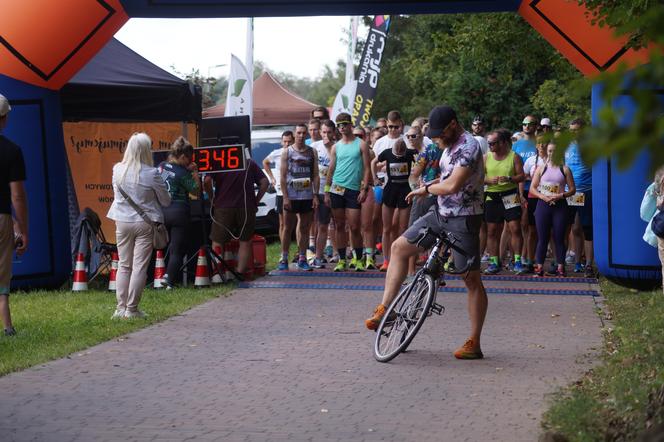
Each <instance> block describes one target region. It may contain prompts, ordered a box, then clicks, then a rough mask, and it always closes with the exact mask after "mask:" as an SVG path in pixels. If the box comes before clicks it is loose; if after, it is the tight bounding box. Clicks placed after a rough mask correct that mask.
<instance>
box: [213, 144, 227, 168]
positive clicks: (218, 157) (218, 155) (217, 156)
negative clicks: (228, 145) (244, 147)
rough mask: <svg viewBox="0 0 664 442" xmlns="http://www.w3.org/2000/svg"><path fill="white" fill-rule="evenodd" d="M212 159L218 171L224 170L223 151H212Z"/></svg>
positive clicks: (224, 156)
mask: <svg viewBox="0 0 664 442" xmlns="http://www.w3.org/2000/svg"><path fill="white" fill-rule="evenodd" d="M212 159H213V160H214V161H215V163H217V166H218V168H219V170H224V169H225V168H226V152H225V151H224V149H221V148H217V149H215V150H213V151H212Z"/></svg>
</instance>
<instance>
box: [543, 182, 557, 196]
mask: <svg viewBox="0 0 664 442" xmlns="http://www.w3.org/2000/svg"><path fill="white" fill-rule="evenodd" d="M537 190H539V191H540V193H541V194H542V195H546V196H553V195H557V194H559V193H560V186H559V185H558V184H557V183H540V185H539V188H538V189H537Z"/></svg>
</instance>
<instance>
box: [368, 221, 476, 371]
mask: <svg viewBox="0 0 664 442" xmlns="http://www.w3.org/2000/svg"><path fill="white" fill-rule="evenodd" d="M457 242H458V240H457V239H456V238H455V237H454V235H452V234H450V233H446V232H442V234H438V233H436V232H434V231H433V230H432V229H431V228H429V227H427V228H424V229H422V231H420V233H419V235H418V236H417V238H415V241H413V244H417V246H418V247H420V248H423V249H425V250H428V249H431V251H430V252H429V256H428V257H427V260H426V262H425V263H424V266H423V267H422V268H421V269H420V270H418V271H417V273H416V274H415V277H414V278H413V280H412V281H411V282H410V283H409V284H406V285H404V286H403V287H402V288H401V290H400V291H399V294H398V295H397V296H396V298H394V300H393V301H392V303H391V304H390V306H389V307H388V308H387V310H386V311H385V315H384V316H383V319H382V320H381V321H380V324H379V326H378V329H377V330H376V341H375V343H374V357H375V358H376V360H377V361H378V362H389V361H391V360H392V359H394V358H395V357H397V356H398V355H399V354H400V353H402V352H404V351H406V349H407V348H408V346H409V345H410V343H411V342H412V341H413V339H414V338H415V335H416V334H417V332H418V331H419V330H420V328H421V327H422V324H424V320H425V319H426V318H427V317H428V316H430V315H432V314H433V313H435V314H437V315H439V316H441V315H442V314H443V313H444V312H445V307H444V306H443V305H441V304H438V303H437V302H436V294H437V293H438V287H441V286H445V280H444V275H445V270H444V267H443V264H444V262H443V256H446V254H447V252H449V251H450V250H451V249H454V250H455V251H457V252H459V253H460V254H461V255H462V256H464V257H465V258H467V259H466V265H465V266H463V267H462V268H460V269H455V270H454V271H448V272H447V273H449V274H462V273H466V272H467V271H468V269H469V268H470V267H471V266H472V265H473V263H474V262H475V258H474V257H471V258H468V255H467V254H466V253H465V252H464V251H463V250H462V249H461V248H460V247H458V246H456V243H457Z"/></svg>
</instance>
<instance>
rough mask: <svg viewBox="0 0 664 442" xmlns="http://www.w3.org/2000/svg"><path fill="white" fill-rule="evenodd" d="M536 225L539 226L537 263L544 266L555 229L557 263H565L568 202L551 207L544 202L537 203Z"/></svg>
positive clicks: (560, 202)
mask: <svg viewBox="0 0 664 442" xmlns="http://www.w3.org/2000/svg"><path fill="white" fill-rule="evenodd" d="M535 224H536V226H537V251H536V252H535V263H536V264H544V260H545V259H546V248H547V245H548V244H549V236H550V234H551V228H552V227H553V242H554V243H555V245H556V262H557V263H564V262H565V254H566V253H567V250H565V233H566V232H567V224H568V212H567V201H565V200H560V201H558V202H557V203H556V204H555V205H553V206H550V205H549V204H547V203H545V202H544V201H542V200H539V201H538V202H537V209H535Z"/></svg>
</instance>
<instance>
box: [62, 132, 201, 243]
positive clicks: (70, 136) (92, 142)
mask: <svg viewBox="0 0 664 442" xmlns="http://www.w3.org/2000/svg"><path fill="white" fill-rule="evenodd" d="M63 130H64V138H65V147H66V150H67V158H68V160H69V167H70V169H71V174H72V179H73V181H74V189H75V191H76V198H77V201H78V207H79V208H80V209H81V210H82V209H84V208H85V207H89V208H91V209H92V210H94V211H95V212H97V215H99V218H100V219H101V222H102V230H103V232H104V236H106V239H107V240H108V242H111V243H115V224H114V223H113V221H111V220H110V219H108V218H106V213H108V209H110V207H111V203H112V202H113V186H112V177H113V165H114V164H115V163H117V162H119V161H122V156H123V155H124V150H125V147H126V146H127V141H128V140H129V137H131V134H133V133H134V132H145V133H147V134H148V135H149V136H150V138H152V149H153V150H167V149H170V146H171V144H172V143H173V141H174V140H175V139H176V138H177V137H179V136H180V135H183V136H185V137H186V138H187V139H188V140H189V141H190V142H191V143H192V144H193V145H194V146H195V145H196V142H197V133H198V129H197V127H196V125H195V124H193V123H189V124H184V125H183V123H179V122H174V123H99V122H87V121H86V122H77V123H70V122H65V123H63ZM155 166H156V164H155Z"/></svg>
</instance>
